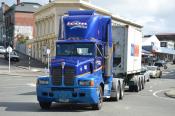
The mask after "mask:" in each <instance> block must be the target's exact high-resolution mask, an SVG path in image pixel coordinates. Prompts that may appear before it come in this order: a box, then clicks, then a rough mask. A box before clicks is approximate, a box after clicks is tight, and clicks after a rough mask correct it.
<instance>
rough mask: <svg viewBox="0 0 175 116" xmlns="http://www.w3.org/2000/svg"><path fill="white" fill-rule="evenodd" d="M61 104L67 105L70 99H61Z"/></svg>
mask: <svg viewBox="0 0 175 116" xmlns="http://www.w3.org/2000/svg"><path fill="white" fill-rule="evenodd" d="M59 102H64V103H67V102H69V99H59Z"/></svg>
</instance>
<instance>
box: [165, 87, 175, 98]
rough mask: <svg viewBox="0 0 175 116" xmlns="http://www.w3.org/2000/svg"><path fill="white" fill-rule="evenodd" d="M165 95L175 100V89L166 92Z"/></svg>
mask: <svg viewBox="0 0 175 116" xmlns="http://www.w3.org/2000/svg"><path fill="white" fill-rule="evenodd" d="M165 95H166V96H168V97H171V98H175V88H174V89H171V90H169V91H167V92H165Z"/></svg>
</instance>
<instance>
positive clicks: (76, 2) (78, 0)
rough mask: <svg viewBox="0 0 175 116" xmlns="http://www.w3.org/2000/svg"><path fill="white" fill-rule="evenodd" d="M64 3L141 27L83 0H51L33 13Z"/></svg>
mask: <svg viewBox="0 0 175 116" xmlns="http://www.w3.org/2000/svg"><path fill="white" fill-rule="evenodd" d="M65 3H66V4H70V5H73V4H74V5H79V6H82V7H85V8H87V9H94V10H96V12H99V13H102V14H104V15H108V16H111V18H112V19H114V20H118V21H121V22H123V23H127V24H130V25H133V26H136V27H138V28H143V26H142V25H139V24H137V23H134V22H132V21H130V20H127V19H124V18H123V17H118V16H116V15H113V14H112V13H111V12H109V11H107V10H105V9H103V8H101V7H98V6H95V5H93V4H91V3H88V2H85V1H82V0H74V1H68V0H64V1H63V0H59V1H53V2H51V3H49V4H47V5H44V6H41V7H40V8H39V9H38V10H37V11H36V12H35V13H34V15H36V14H38V13H40V12H41V11H42V10H44V9H47V8H49V7H51V6H54V5H58V4H65Z"/></svg>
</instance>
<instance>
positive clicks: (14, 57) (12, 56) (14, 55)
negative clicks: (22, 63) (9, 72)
mask: <svg viewBox="0 0 175 116" xmlns="http://www.w3.org/2000/svg"><path fill="white" fill-rule="evenodd" d="M4 57H5V59H6V60H9V53H6V54H5V55H4ZM10 60H11V61H16V62H18V61H19V60H20V59H19V56H18V54H17V53H16V52H15V51H12V52H11V53H10Z"/></svg>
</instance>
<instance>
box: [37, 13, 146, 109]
mask: <svg viewBox="0 0 175 116" xmlns="http://www.w3.org/2000/svg"><path fill="white" fill-rule="evenodd" d="M59 27H60V30H59V38H58V40H57V41H56V56H55V57H54V58H52V60H51V63H50V74H49V76H44V77H39V78H38V79H37V88H36V91H37V99H38V101H39V104H40V106H41V108H43V109H48V108H50V106H51V104H52V103H53V102H57V103H70V104H88V105H90V106H92V109H95V110H99V109H101V107H102V104H103V99H104V98H106V99H111V100H113V101H118V100H120V99H123V96H124V88H125V86H126V85H127V86H129V89H130V90H132V91H137V92H138V91H140V90H142V89H143V88H144V84H145V79H144V76H143V75H141V42H142V33H141V31H139V30H137V29H135V28H134V27H130V26H112V21H111V17H109V16H102V15H98V14H96V13H95V11H93V10H77V11H68V13H67V15H65V16H62V17H61V18H60V23H59Z"/></svg>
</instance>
